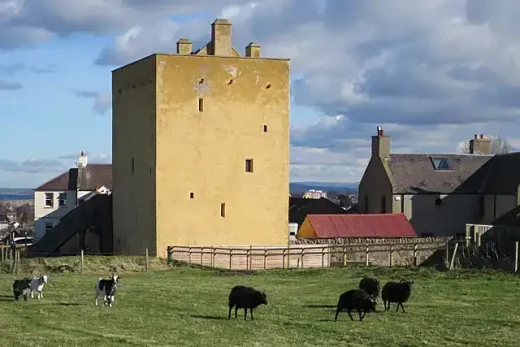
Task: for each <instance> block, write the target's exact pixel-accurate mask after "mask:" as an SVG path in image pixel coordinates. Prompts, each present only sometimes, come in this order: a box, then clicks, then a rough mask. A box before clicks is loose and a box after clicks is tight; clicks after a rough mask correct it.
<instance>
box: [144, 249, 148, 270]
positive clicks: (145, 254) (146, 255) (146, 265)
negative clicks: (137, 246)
mask: <svg viewBox="0 0 520 347" xmlns="http://www.w3.org/2000/svg"><path fill="white" fill-rule="evenodd" d="M144 266H145V267H144V269H145V271H146V272H148V248H145V250H144Z"/></svg>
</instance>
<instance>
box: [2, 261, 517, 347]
mask: <svg viewBox="0 0 520 347" xmlns="http://www.w3.org/2000/svg"><path fill="white" fill-rule="evenodd" d="M100 275H102V276H107V275H108V273H100V274H96V275H93V274H84V275H79V274H51V275H50V278H49V283H48V284H47V286H46V287H45V289H44V299H42V300H37V299H33V300H31V299H29V302H23V301H20V302H15V301H14V299H13V297H12V289H11V284H12V279H13V276H12V275H0V332H1V336H0V345H1V346H53V347H56V346H339V345H341V346H378V347H380V346H518V344H519V343H520V342H519V340H520V279H519V276H514V275H512V274H505V273H496V272H486V273H477V272H459V271H453V272H449V273H446V272H437V271H433V270H428V269H409V270H407V269H382V268H353V269H328V270H324V269H319V270H293V271H282V270H276V271H267V272H263V273H257V274H245V275H244V274H237V273H228V272H220V271H214V270H200V269H194V268H188V267H185V268H182V267H181V268H176V269H173V270H166V271H155V272H149V273H122V274H121V285H120V288H119V292H118V293H117V297H116V302H115V306H114V307H112V308H108V307H103V306H100V307H95V306H94V283H95V281H96V279H97V278H98V277H99V276H100ZM363 275H376V276H377V277H378V278H380V279H381V280H382V282H385V281H387V280H389V279H395V280H399V279H401V278H409V279H413V280H414V281H415V287H414V291H413V293H412V296H411V299H410V301H409V302H408V303H407V304H405V309H406V310H407V313H401V312H399V313H396V312H395V306H392V309H391V311H388V312H382V307H383V305H382V302H380V303H379V305H378V309H379V312H376V313H371V314H368V315H367V316H366V318H365V320H364V321H363V322H359V321H354V322H352V321H351V320H350V319H349V318H348V315H347V314H346V313H342V314H340V319H339V320H338V321H337V322H334V312H335V308H334V306H335V305H336V303H337V299H338V296H339V294H341V293H342V292H344V291H346V290H348V289H351V288H354V287H357V284H358V283H359V280H360V278H361V277H362V276H363ZM21 277H22V275H18V276H17V278H21ZM236 284H244V285H251V286H254V287H255V288H259V289H264V290H265V291H266V293H267V295H268V301H269V305H268V306H260V307H259V308H258V309H257V310H255V320H254V321H247V322H244V320H243V311H242V310H240V311H239V319H237V320H235V319H234V318H233V319H232V320H231V321H228V320H227V295H228V293H229V290H230V289H231V287H232V286H234V285H236ZM356 316H357V315H354V317H355V318H356Z"/></svg>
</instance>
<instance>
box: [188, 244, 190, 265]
mask: <svg viewBox="0 0 520 347" xmlns="http://www.w3.org/2000/svg"><path fill="white" fill-rule="evenodd" d="M188 263H189V264H191V247H189V248H188Z"/></svg>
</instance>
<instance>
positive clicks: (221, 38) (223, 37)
mask: <svg viewBox="0 0 520 347" xmlns="http://www.w3.org/2000/svg"><path fill="white" fill-rule="evenodd" d="M211 48H212V52H209V53H210V54H213V55H218V56H222V57H230V56H232V51H233V48H232V46H231V23H229V21H228V20H227V19H222V18H217V19H215V21H214V22H213V24H211Z"/></svg>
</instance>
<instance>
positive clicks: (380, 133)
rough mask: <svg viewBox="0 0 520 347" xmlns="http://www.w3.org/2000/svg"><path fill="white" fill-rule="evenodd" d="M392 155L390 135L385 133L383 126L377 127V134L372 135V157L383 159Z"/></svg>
mask: <svg viewBox="0 0 520 347" xmlns="http://www.w3.org/2000/svg"><path fill="white" fill-rule="evenodd" d="M389 156H390V136H387V135H385V131H384V130H383V127H381V126H378V127H377V136H372V157H379V158H381V159H385V158H388V157H389Z"/></svg>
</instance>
